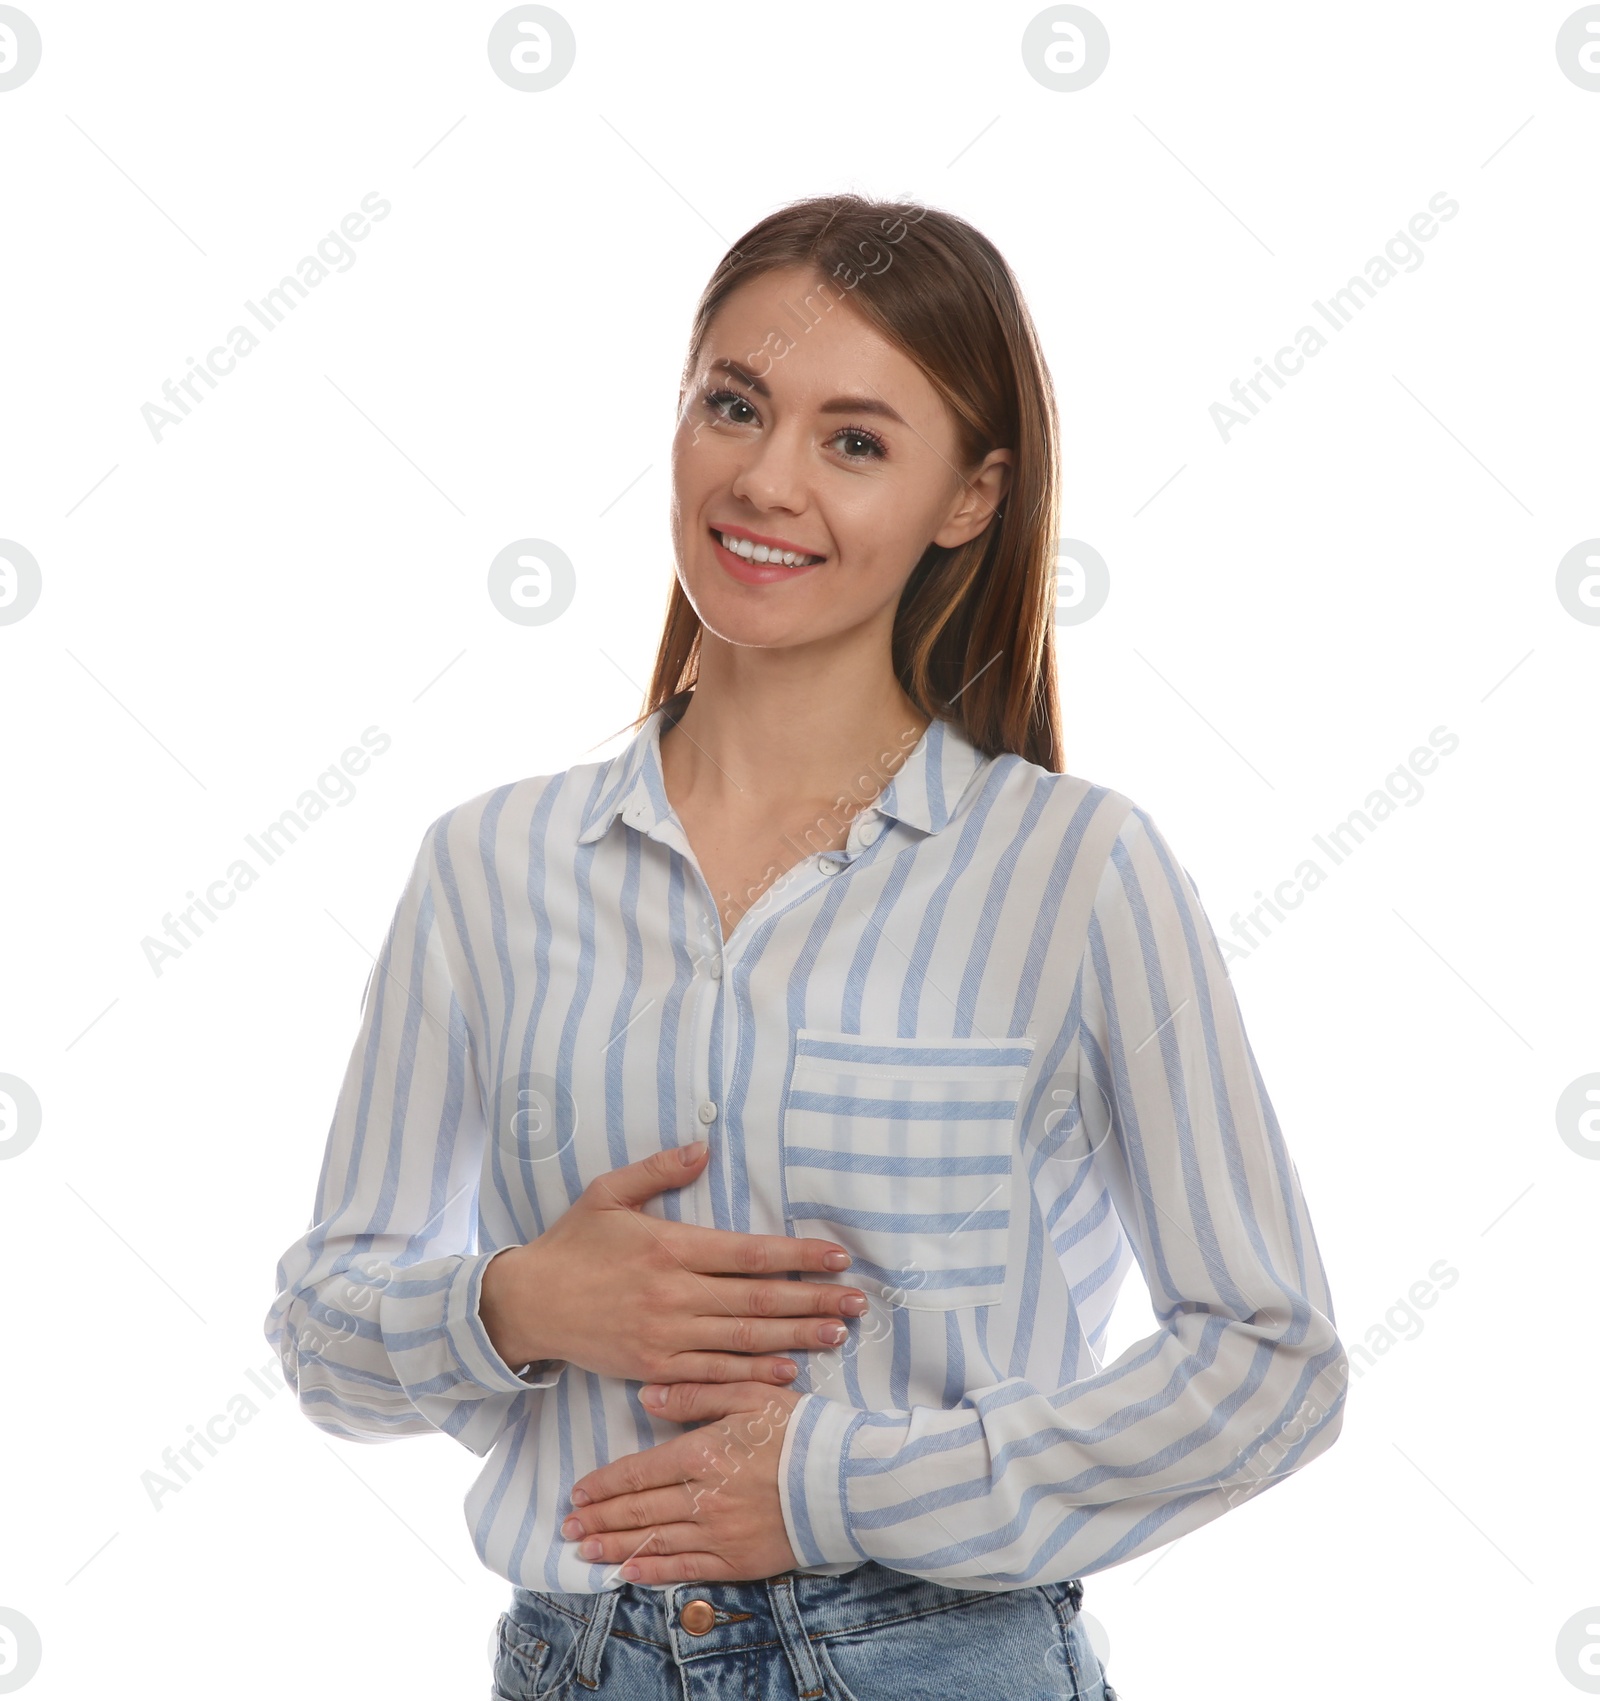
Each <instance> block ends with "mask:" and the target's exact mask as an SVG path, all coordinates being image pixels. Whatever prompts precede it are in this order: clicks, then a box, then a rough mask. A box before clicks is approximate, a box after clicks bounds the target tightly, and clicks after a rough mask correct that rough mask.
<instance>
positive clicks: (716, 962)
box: [707, 957, 722, 980]
mask: <svg viewBox="0 0 1600 1701" xmlns="http://www.w3.org/2000/svg"><path fill="white" fill-rule="evenodd" d="M707 972H708V973H709V974H710V976H711V978H712V979H713V980H721V979H722V959H721V958H720V957H713V958H712V959H711V967H710V969H709V970H708V971H707Z"/></svg>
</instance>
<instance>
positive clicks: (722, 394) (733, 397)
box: [705, 390, 756, 425]
mask: <svg viewBox="0 0 1600 1701" xmlns="http://www.w3.org/2000/svg"><path fill="white" fill-rule="evenodd" d="M705 402H706V406H707V407H708V408H710V409H711V411H712V412H713V413H718V414H721V415H722V417H723V418H724V419H725V420H727V422H728V423H729V424H730V425H749V424H750V422H751V421H752V420H753V419H754V418H755V417H756V410H755V409H754V408H753V407H751V405H750V404H749V402H747V401H746V400H745V399H744V397H743V396H741V395H738V394H736V393H735V392H734V391H732V390H712V391H710V392H709V393H708V394H707V396H706V398H705ZM734 408H743V409H744V414H743V415H735V414H734V412H733V411H732V410H733V409H734Z"/></svg>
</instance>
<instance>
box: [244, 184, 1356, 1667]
mask: <svg viewBox="0 0 1600 1701" xmlns="http://www.w3.org/2000/svg"><path fill="white" fill-rule="evenodd" d="M1054 407H1055V404H1054V399H1053V394H1052V389H1051V384H1050V379H1049V376H1048V372H1047V370H1046V367H1045V364H1044V361H1043V359H1042V356H1041V354H1040V351H1039V347H1038V343H1037V341H1036V338H1035V334H1034V331H1033V328H1032V324H1031V321H1030V319H1029V316H1028V313H1027V310H1026V308H1025V306H1024V304H1023V302H1022V299H1021V296H1020V293H1019V291H1018V288H1017V284H1016V281H1015V279H1014V278H1013V276H1012V274H1011V272H1010V271H1009V269H1008V268H1007V266H1006V264H1005V262H1004V261H1003V259H1002V258H1001V256H1000V255H999V254H998V253H997V251H996V250H995V249H994V247H993V246H992V245H991V244H990V243H989V242H988V241H987V240H985V238H984V237H983V236H981V235H980V234H979V233H978V232H977V231H976V230H974V229H973V228H972V227H971V226H970V225H968V224H966V223H965V222H963V221H962V220H960V219H958V218H955V217H952V216H950V215H949V214H946V213H942V212H938V211H936V210H932V209H928V208H925V207H921V206H900V205H888V204H882V203H875V202H869V201H866V200H863V199H860V198H858V197H856V196H851V195H843V196H829V197H825V198H820V199H816V200H808V201H803V202H800V203H798V204H795V205H792V206H789V207H787V208H784V209H783V210H781V211H779V212H777V213H775V214H774V215H773V216H771V217H770V218H767V219H765V220H763V221H762V222H761V223H760V224H758V225H757V226H756V227H755V228H754V229H752V230H751V231H750V232H749V233H748V234H746V235H745V236H743V237H741V238H740V240H739V242H738V244H737V246H736V247H735V248H734V249H733V250H732V251H731V252H730V253H729V254H728V255H727V256H726V257H725V258H724V259H723V261H722V262H721V264H720V265H719V266H718V268H717V270H716V272H715V273H714V275H713V276H712V278H711V281H710V283H709V285H708V286H707V288H706V291H705V294H704V296H703V298H702V300H701V302H700V306H699V310H698V312H697V314H696V317H695V321H694V326H693V333H692V337H691V340H690V346H689V351H688V360H687V364H686V367H685V375H684V382H683V390H682V397H681V412H680V418H679V423H678V428H677V434H676V438H675V441H674V446H673V510H672V521H673V542H674V547H675V551H676V560H677V573H676V578H675V580H674V582H673V584H672V587H671V598H670V606H669V608H668V612H667V618H666V627H665V631H664V633H663V636H662V639H661V644H660V650H659V653H658V656H657V659H656V665H655V673H654V676H653V678H652V681H651V685H650V691H649V696H648V700H647V703H646V709H645V713H644V714H643V715H642V716H641V717H640V721H641V722H642V725H641V724H640V722H636V723H635V727H636V728H637V730H636V732H635V735H634V737H633V739H632V741H631V742H630V743H629V744H628V746H627V747H626V748H625V749H624V750H623V751H622V752H621V754H619V755H617V756H615V757H613V758H612V759H610V760H609V761H603V762H596V763H588V764H584V765H581V766H576V767H573V768H570V769H568V770H567V771H566V772H564V773H560V774H555V775H550V776H543V777H539V778H535V779H525V780H521V781H518V782H515V783H513V784H510V785H505V786H502V787H500V788H498V789H497V790H495V791H492V792H489V793H487V794H485V795H483V796H481V797H477V798H474V799H472V800H471V801H470V802H467V803H464V804H462V805H460V806H459V807H457V808H455V809H452V810H450V811H449V812H448V813H446V814H445V815H443V816H442V817H441V818H440V819H439V820H438V821H437V822H435V823H434V825H433V826H432V827H431V828H430V829H429V831H428V833H427V834H426V836H425V838H424V840H423V843H422V846H421V849H420V852H419V854H418V856H417V859H416V864H415V868H414V871H413V874H412V877H411V879H410V882H409V884H408V885H407V887H406V890H405V892H404V894H403V896H402V898H401V900H400V904H399V908H398V911H397V913H396V916H395V920H394V923H393V926H392V928H391V930H390V933H389V936H388V938H387V941H386V942H385V944H384V947H383V951H382V955H381V957H380V959H379V962H378V965H377V971H376V972H375V974H374V977H373V980H372V982H371V985H370V989H369V994H368V998H367V1002H366V1004H365V1006H364V1011H363V1017H362V1025H361V1030H360V1034H359V1036H358V1038H357V1041H356V1045H355V1049H354V1051H353V1053H352V1056H351V1059H350V1065H349V1070H348V1073H347V1075H346V1078H345V1082H344V1088H343V1091H342V1093H341V1096H340V1098H339V1101H338V1106H337V1110H336V1113H335V1116H334V1121H333V1127H332V1130H331V1133H330V1136H329V1142H328V1150H327V1157H326V1161H325V1164H324V1168H323V1173H322V1179H321V1184H320V1188H319V1192H318V1201H317V1207H316V1211H315V1225H314V1227H313V1228H312V1229H311V1230H310V1232H309V1233H308V1234H307V1235H306V1236H305V1237H304V1238H303V1239H301V1240H299V1241H298V1242H296V1244H295V1245H294V1246H293V1247H292V1248H291V1249H290V1250H289V1251H288V1252H287V1253H286V1254H285V1257H284V1260H283V1263H282V1265H281V1266H280V1270H279V1282H278V1286H279V1290H280V1291H279V1293H278V1297H277V1299H276V1301H275V1303H274V1305H273V1307H272V1311H271V1313H270V1316H269V1319H268V1332H269V1335H270V1337H271V1338H272V1339H273V1341H274V1342H275V1343H276V1344H277V1345H278V1346H279V1348H280V1350H281V1352H282V1354H283V1359H284V1365H285V1369H286V1371H287V1373H288V1375H289V1378H290V1380H291V1382H292V1383H293V1384H294V1385H295V1386H296V1387H297V1388H298V1390H299V1398H300V1401H301V1404H302V1406H303V1408H304V1410H305V1411H306V1413H307V1414H308V1415H309V1416H310V1418H311V1419H312V1421H313V1422H315V1423H317V1424H318V1425H319V1426H321V1427H322V1428H324V1429H326V1430H328V1431H329V1432H330V1433H332V1434H336V1435H343V1436H348V1437H351V1438H356V1439H361V1440H374V1439H382V1438H387V1437H391V1436H400V1435H411V1434H421V1433H426V1432H429V1431H431V1430H443V1431H444V1432H445V1433H446V1434H447V1435H451V1436H453V1437H454V1438H455V1439H456V1440H457V1441H459V1442H460V1443H461V1444H462V1445H463V1446H464V1447H467V1448H469V1449H470V1450H471V1451H472V1452H473V1453H475V1454H478V1455H480V1456H482V1457H483V1458H484V1459H485V1460H486V1463H485V1465H484V1467H483V1470H482V1473H481V1474H480V1476H479V1477H478V1479H477V1481H476V1483H475V1485H474V1487H473V1489H472V1491H471V1493H470V1494H469V1496H468V1500H467V1515H468V1521H469V1524H470V1527H471V1529H472V1532H473V1537H474V1540H475V1542H476V1545H477V1549H478V1552H479V1553H480V1555H481V1556H482V1558H483V1561H484V1563H485V1564H486V1565H488V1566H490V1567H492V1568H493V1569H494V1570H495V1571H496V1572H498V1573H499V1574H500V1575H501V1576H502V1577H504V1578H506V1579H507V1580H508V1581H509V1582H510V1583H511V1584H512V1585H513V1596H512V1600H511V1604H510V1607H509V1610H508V1611H507V1612H506V1613H505V1614H504V1615H503V1616H502V1618H501V1620H500V1624H499V1632H498V1643H497V1658H496V1663H495V1679H494V1681H495V1688H494V1694H495V1695H497V1696H499V1697H502V1698H503V1701H526V1698H531V1697H544V1696H555V1695H562V1696H567V1695H576V1694H579V1693H584V1692H589V1691H594V1690H600V1691H602V1692H603V1693H605V1694H608V1695H616V1696H627V1697H630V1698H646V1697H652V1696H660V1697H667V1696H674V1697H682V1696H686V1695H687V1696H694V1697H705V1698H716V1701H733V1698H735V1697H738V1698H740V1701H745V1698H750V1697H807V1698H812V1697H838V1698H842V1701H849V1698H851V1697H855V1698H858V1701H869V1698H870V1701H886V1698H892V1697H901V1696H903V1697H908V1698H909V1697H917V1698H918V1701H937V1698H939V1697H957V1696H959V1697H961V1698H962V1701H968V1698H970V1697H973V1696H1005V1697H1009V1698H1012V1701H1027V1698H1033V1697H1037V1698H1041V1701H1042V1698H1045V1697H1071V1698H1075V1701H1111V1697H1112V1695H1113V1691H1112V1690H1111V1688H1110V1686H1109V1684H1107V1683H1106V1681H1105V1677H1104V1673H1103V1671H1102V1669H1101V1665H1100V1662H1099V1660H1098V1659H1097V1657H1096V1655H1095V1652H1094V1650H1093V1648H1092V1647H1091V1646H1090V1643H1089V1640H1088V1636H1087V1634H1086V1632H1085V1629H1084V1626H1083V1623H1082V1621H1081V1618H1080V1615H1079V1611H1078V1608H1079V1602H1080V1600H1081V1597H1082V1592H1083V1591H1082V1583H1081V1577H1082V1576H1083V1574H1085V1573H1087V1572H1091V1571H1096V1570H1102V1569H1105V1568H1106V1567H1109V1566H1112V1565H1116V1564H1120V1563H1122V1562H1123V1561H1125V1560H1129V1559H1132V1558H1135V1557H1137V1556H1139V1555H1142V1554H1146V1553H1149V1552H1151V1551H1152V1550H1153V1549H1155V1548H1157V1547H1159V1546H1161V1545H1162V1544H1163V1543H1167V1542H1171V1541H1173V1540H1174V1539H1175V1538H1177V1537H1179V1536H1182V1535H1184V1534H1186V1533H1187V1532H1189V1531H1190V1530H1193V1529H1195V1528H1197V1527H1198V1526H1199V1525H1201V1524H1204V1523H1206V1522H1208V1521H1209V1520H1211V1519H1213V1518H1215V1517H1217V1516H1218V1515H1219V1514H1221V1513H1222V1512H1224V1511H1225V1510H1227V1509H1228V1508H1229V1507H1230V1506H1233V1505H1235V1504H1237V1503H1238V1502H1239V1501H1240V1500H1242V1499H1244V1498H1246V1497H1248V1496H1249V1495H1250V1494H1253V1493H1255V1492H1258V1491H1259V1490H1260V1489H1261V1488H1263V1487H1265V1486H1268V1485H1270V1484H1271V1483H1273V1482H1276V1481H1279V1480H1281V1479H1282V1478H1283V1477H1284V1476H1285V1475H1287V1474H1288V1473H1289V1472H1291V1471H1293V1470H1295V1469H1296V1468H1298V1467H1299V1466H1301V1465H1303V1464H1305V1463H1306V1462H1307V1461H1309V1460H1310V1459H1312V1458H1314V1457H1315V1456H1316V1455H1317V1454H1319V1453H1321V1452H1323V1451H1324V1450H1325V1449H1326V1448H1327V1447H1328V1446H1329V1445H1330V1444H1331V1443H1332V1441H1333V1439H1334V1437H1335V1436H1336V1434H1337V1433H1338V1428H1339V1423H1340V1417H1341V1413H1342V1399H1343V1389H1344V1372H1345V1357H1344V1352H1343V1349H1342V1347H1341V1345H1340V1342H1339V1339H1338V1336H1337V1335H1336V1333H1335V1329H1334V1319H1333V1306H1332V1302H1331V1299H1330V1297H1329V1293H1328V1284H1327V1279H1326V1275H1325V1272H1324V1269H1323V1265H1322V1262H1321V1259H1320V1257H1319V1254H1318V1250H1317V1244H1316V1239H1315V1236H1314V1234H1313V1232H1312V1226H1311V1221H1310V1218H1309V1216H1308V1214H1307V1209H1306V1204H1305V1201H1304V1198H1303V1197H1302V1194H1301V1190H1300V1184H1299V1179H1298V1176H1297V1174H1296V1172H1295V1168H1294V1165H1293V1163H1292V1161H1291V1159H1290V1155H1289V1152H1288V1150H1287V1148H1286V1147H1285V1144H1284V1141H1283V1138H1282V1135H1281V1134H1280V1132H1279V1129H1278V1125H1277V1122H1276V1119H1275V1117H1274V1115H1273V1112H1272V1108H1271V1105H1270V1103H1269V1101H1268V1098H1267V1095H1266V1091H1265V1089H1264V1087H1263V1085H1262V1082H1261V1079H1260V1076H1259V1074H1258V1072H1257V1069H1256V1065H1255V1059H1254V1056H1253V1054H1252V1052H1251V1049H1250V1046H1249V1043H1248V1040H1247V1039H1246V1036H1245V1032H1244V1029H1243V1026H1242V1024H1241V1020H1240V1014H1239V1009H1238V1005H1237V1003H1236V1001H1235V998H1234V994H1233V990H1232V987H1231V986H1230V984H1229V981H1228V977H1227V973H1226V971H1225V968H1224V966H1223V961H1222V957H1221V954H1220V951H1219V949H1218V946H1217V942H1216V939H1215V936H1214V934H1213V932H1212V930H1211V927H1210V925H1209V923H1208V921H1207V919H1206V916H1205V914H1204V912H1203V910H1202V908H1201V906H1200V902H1199V899H1198V897H1197V895H1196V892H1195V888H1194V885H1193V882H1192V881H1191V880H1190V879H1189V877H1188V875H1187V873H1186V871H1185V870H1184V868H1183V866H1182V865H1181V863H1180V862H1179V861H1178V859H1177V857H1176V856H1175V854H1174V852H1173V850H1172V849H1171V848H1170V847H1169V845H1168V844H1167V842H1166V840H1165V839H1164V837H1163V836H1162V834H1161V832H1160V831H1159V830H1158V828H1157V827H1156V825H1155V823H1154V822H1153V821H1152V820H1151V818H1150V816H1149V815H1148V814H1147V813H1146V812H1145V811H1144V810H1142V809H1141V808H1139V807H1138V806H1137V805H1136V804H1134V803H1132V802H1130V800H1129V799H1128V798H1126V797H1125V796H1123V795H1121V794H1120V793H1118V792H1116V791H1113V790H1109V789H1107V788H1106V787H1104V786H1100V785H1096V784H1094V783H1092V782H1091V781H1089V780H1085V779H1077V778H1073V777H1070V776H1068V775H1067V774H1065V773H1063V772H1062V769H1063V766H1064V763H1063V761H1062V756H1061V744H1060V730H1059V722H1058V711H1057V701H1056V688H1055V656H1054V650H1053V644H1052V638H1053V610H1054V597H1055V584H1054V570H1055V557H1056V540H1057V502H1058V498H1057V458H1056V457H1057V450H1056V421H1055V411H1054ZM1134 1259H1137V1261H1138V1263H1139V1267H1140V1269H1141V1272H1142V1273H1143V1276H1144V1279H1145V1281H1146V1282H1147V1284H1148V1285H1149V1288H1150V1291H1151V1294H1152V1297H1153V1301H1154V1306H1155V1311H1156V1317H1157V1319H1158V1321H1159V1327H1158V1328H1157V1329H1156V1331H1155V1332H1154V1333H1153V1334H1151V1335H1149V1336H1148V1337H1146V1338H1145V1339H1144V1340H1141V1341H1139V1342H1138V1343H1136V1344H1135V1345H1133V1346H1131V1347H1129V1348H1128V1349H1127V1350H1126V1351H1125V1352H1123V1353H1121V1354H1120V1355H1119V1356H1118V1357H1117V1358H1116V1359H1115V1360H1114V1361H1113V1362H1112V1363H1110V1364H1103V1363H1102V1362H1101V1354H1100V1348H1101V1346H1102V1345H1103V1341H1104V1333H1105V1329H1106V1324H1107V1320H1108V1317H1109V1315H1110V1312H1111V1308H1112V1301H1113V1298H1114V1296H1115V1293H1116V1290H1117V1287H1118V1285H1119V1283H1120V1281H1121V1279H1122V1277H1123V1276H1124V1274H1125V1273H1126V1272H1127V1270H1128V1269H1129V1268H1130V1267H1131V1264H1132V1262H1133V1260H1134Z"/></svg>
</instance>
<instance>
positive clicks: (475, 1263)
mask: <svg viewBox="0 0 1600 1701" xmlns="http://www.w3.org/2000/svg"><path fill="white" fill-rule="evenodd" d="M505 1250H507V1249H506V1248H505V1247H496V1248H495V1251H494V1252H486V1253H482V1254H478V1255H473V1256H464V1255H463V1256H454V1257H446V1258H435V1259H432V1260H430V1261H428V1262H426V1263H422V1264H412V1265H410V1266H408V1267H406V1268H405V1269H402V1270H396V1271H395V1272H394V1274H393V1276H392V1277H391V1279H390V1280H389V1282H388V1283H387V1285H386V1286H385V1287H384V1290H383V1295H382V1298H381V1299H380V1300H379V1304H378V1328H379V1330H380V1332H381V1333H382V1335H383V1343H384V1346H385V1347H386V1349H387V1350H388V1353H389V1358H390V1361H391V1362H392V1363H393V1365H394V1368H395V1374H396V1376H397V1378H398V1379H399V1382H400V1385H401V1387H402V1388H404V1389H405V1391H406V1394H407V1395H408V1396H409V1397H410V1398H411V1399H412V1401H413V1402H415V1401H416V1400H417V1398H418V1396H419V1395H422V1396H427V1395H434V1396H439V1395H444V1396H445V1397H447V1398H448V1397H449V1395H450V1394H452V1393H454V1394H457V1395H460V1396H466V1397H469V1398H478V1397H481V1396H482V1395H484V1394H520V1393H524V1392H526V1390H528V1389H529V1388H548V1387H550V1386H551V1385H552V1384H553V1383H554V1382H555V1380H556V1379H557V1377H558V1376H559V1375H560V1373H561V1371H562V1370H564V1369H565V1368H566V1366H565V1363H564V1362H563V1361H561V1360H558V1359H546V1360H544V1361H542V1362H541V1363H540V1364H537V1365H533V1366H528V1367H525V1369H527V1370H528V1371H529V1372H531V1374H532V1375H533V1376H535V1377H538V1378H542V1380H532V1381H530V1380H528V1379H527V1378H526V1377H525V1376H523V1375H519V1374H518V1372H517V1371H516V1370H514V1369H512V1367H511V1366H510V1365H508V1364H507V1363H506V1362H505V1360H504V1359H503V1358H501V1356H500V1355H499V1353H497V1352H496V1351H495V1350H494V1347H493V1345H492V1343H491V1342H490V1340H489V1335H488V1331H487V1330H486V1329H485V1328H484V1326H483V1322H482V1319H481V1318H480V1317H479V1315H478V1303H479V1298H480V1295H481V1294H482V1292H483V1272H484V1270H485V1269H486V1268H487V1267H488V1263H489V1260H490V1259H491V1258H493V1257H495V1256H496V1255H497V1254H498V1253H500V1252H504V1251H505Z"/></svg>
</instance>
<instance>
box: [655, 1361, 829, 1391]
mask: <svg viewBox="0 0 1600 1701" xmlns="http://www.w3.org/2000/svg"><path fill="white" fill-rule="evenodd" d="M671 1371H672V1379H673V1381H674V1382H715V1383H718V1384H719V1385H720V1384H722V1383H727V1382H760V1383H762V1384H763V1385H775V1386H777V1387H779V1388H782V1387H784V1386H786V1385H787V1384H788V1383H790V1382H792V1381H793V1380H794V1379H795V1377H797V1376H798V1375H799V1374H800V1366H799V1365H797V1364H796V1363H795V1362H794V1360H793V1359H792V1358H782V1357H779V1358H743V1357H740V1356H738V1355H737V1354H732V1353H674V1354H673V1356H672V1360H671Z"/></svg>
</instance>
